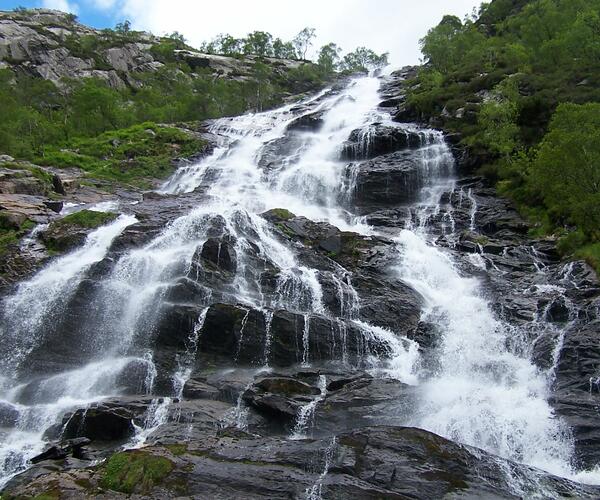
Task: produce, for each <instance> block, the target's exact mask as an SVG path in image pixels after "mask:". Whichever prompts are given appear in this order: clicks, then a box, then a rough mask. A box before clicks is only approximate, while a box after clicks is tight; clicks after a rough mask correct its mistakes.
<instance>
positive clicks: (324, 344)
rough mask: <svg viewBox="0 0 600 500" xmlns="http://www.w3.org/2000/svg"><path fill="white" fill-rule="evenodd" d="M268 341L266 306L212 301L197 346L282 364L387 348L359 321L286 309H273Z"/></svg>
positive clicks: (359, 358) (357, 356) (353, 357)
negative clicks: (354, 321)
mask: <svg viewBox="0 0 600 500" xmlns="http://www.w3.org/2000/svg"><path fill="white" fill-rule="evenodd" d="M307 318H308V319H307ZM305 336H306V337H307V342H305V340H304V339H305ZM268 342H269V344H268V345H267V332H266V322H265V316H264V312H262V311H256V310H253V309H246V308H244V307H242V306H234V305H229V304H214V305H212V306H211V307H210V308H209V310H208V313H207V315H206V319H205V321H204V326H203V328H202V331H201V333H200V340H199V351H200V352H204V353H210V354H215V355H218V356H225V357H226V358H227V359H229V360H231V359H233V360H234V361H235V362H236V363H239V364H247V365H248V364H249V365H254V366H263V365H264V364H265V363H266V362H267V361H268V362H269V364H271V365H273V366H280V367H285V366H291V365H293V364H296V363H300V362H302V361H307V362H318V361H328V360H341V359H343V358H344V359H347V360H348V361H349V362H351V363H359V364H360V363H362V362H363V361H364V359H363V357H364V355H365V354H366V353H373V354H378V355H380V356H383V357H385V356H386V355H388V354H389V346H388V345H387V344H385V343H382V341H380V340H378V339H377V338H373V337H372V335H370V334H365V332H363V331H362V330H361V327H360V326H358V325H357V324H354V323H351V322H345V321H344V320H332V319H330V318H327V317H325V316H322V315H319V314H310V315H304V314H297V313H292V312H290V311H285V310H275V311H273V317H272V320H271V326H270V331H269V340H268ZM267 358H268V359H267Z"/></svg>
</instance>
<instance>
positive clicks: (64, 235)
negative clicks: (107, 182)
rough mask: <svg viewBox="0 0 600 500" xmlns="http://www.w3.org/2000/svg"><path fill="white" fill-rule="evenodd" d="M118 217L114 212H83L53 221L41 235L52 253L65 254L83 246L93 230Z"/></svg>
mask: <svg viewBox="0 0 600 500" xmlns="http://www.w3.org/2000/svg"><path fill="white" fill-rule="evenodd" d="M117 217H118V215H117V214H115V213H112V212H95V211H93V210H81V211H79V212H75V213H73V214H69V215H67V216H65V217H63V218H62V219H58V220H55V221H53V222H52V223H51V224H50V226H49V227H48V229H47V230H46V231H44V232H43V233H42V234H41V239H42V241H43V242H44V244H45V245H46V248H47V249H48V250H50V251H51V252H65V251H67V250H70V249H72V248H74V247H76V246H78V245H80V244H82V243H83V241H85V238H86V236H87V234H88V233H89V231H90V230H91V229H95V228H97V227H100V226H102V225H104V224H108V223H109V222H111V221H113V220H115V219H116V218H117Z"/></svg>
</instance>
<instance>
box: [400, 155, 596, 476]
mask: <svg viewBox="0 0 600 500" xmlns="http://www.w3.org/2000/svg"><path fill="white" fill-rule="evenodd" d="M443 149H447V148H446V147H444V148H443ZM443 149H442V150H438V154H439V153H441V154H444V153H443ZM446 171H447V170H446ZM431 175H432V179H431V186H430V187H427V188H425V189H423V192H422V196H421V204H420V205H418V206H417V207H416V211H417V214H416V215H417V217H416V218H417V220H418V221H419V224H418V225H417V226H415V225H411V224H409V225H408V229H406V230H403V231H401V232H400V234H399V236H398V237H397V238H396V241H397V243H398V248H399V252H400V256H401V257H400V262H399V265H398V273H399V276H400V277H401V279H402V280H403V281H404V282H406V283H408V284H410V285H411V286H412V287H413V288H414V289H415V290H417V291H418V292H419V293H420V294H421V295H422V296H423V298H424V299H425V309H424V310H423V312H422V318H423V319H424V320H427V321H428V322H431V323H433V324H434V325H436V326H437V329H438V332H439V335H440V337H441V342H440V346H439V347H438V348H437V349H436V356H437V357H436V361H437V366H436V368H435V370H434V374H433V375H431V374H429V373H426V374H423V376H422V377H421V378H422V380H421V383H420V389H421V390H420V391H419V394H420V400H419V404H418V408H417V409H416V411H415V413H414V415H412V416H411V417H410V418H409V419H408V421H407V422H406V423H407V424H408V425H413V426H416V427H420V428H423V429H426V430H429V431H431V432H434V433H436V434H439V435H442V436H445V437H447V438H449V439H452V440H453V441H457V442H460V443H464V444H468V445H471V446H475V447H479V448H483V449H484V450H486V451H489V452H491V453H494V454H496V455H499V456H501V457H504V458H508V459H511V460H514V461H516V462H520V463H525V464H528V465H533V466H535V467H539V468H540V469H543V470H546V471H548V472H551V473H553V474H556V475H558V476H562V477H566V478H570V479H572V480H575V481H581V482H588V483H591V484H600V472H599V471H576V470H574V469H573V467H572V465H571V458H572V454H573V443H572V440H571V435H570V430H569V428H568V427H567V426H566V425H565V424H564V423H563V422H562V421H561V420H560V419H559V418H558V417H556V416H555V415H554V412H553V410H552V408H551V406H550V404H549V403H548V401H547V399H548V397H549V396H550V386H551V382H552V373H548V372H544V371H542V370H540V369H539V368H537V367H536V366H535V365H534V364H533V362H531V361H530V360H529V359H528V358H527V357H525V356H524V355H523V352H528V349H525V348H522V347H524V346H521V345H518V344H519V342H518V339H519V338H521V337H520V332H519V331H518V330H517V329H516V328H515V327H512V326H510V325H509V324H507V323H504V322H503V321H501V320H500V319H498V318H497V317H496V316H495V314H494V313H493V312H492V308H491V305H490V304H489V302H488V300H487V299H486V298H485V296H484V293H483V291H482V288H481V285H480V283H479V281H478V280H477V279H476V278H473V277H469V276H463V275H462V273H461V272H460V271H459V269H458V267H457V265H456V263H455V262H454V261H453V259H452V258H451V257H450V255H449V254H448V253H447V252H445V251H444V250H442V249H440V248H438V247H436V245H435V244H434V243H433V242H432V241H431V240H432V238H430V236H429V234H428V229H429V228H428V224H429V220H430V216H431V215H432V214H439V213H440V210H441V199H440V198H441V194H442V193H443V192H450V191H452V190H453V188H454V182H453V180H452V178H451V177H447V176H446V175H444V172H442V171H440V172H438V173H437V174H436V172H435V171H434V172H431ZM436 176H437V177H438V179H437V181H436ZM432 186H433V187H432ZM461 195H462V191H461ZM465 197H466V198H467V199H468V200H469V205H468V206H469V207H470V230H471V231H474V230H475V229H476V227H475V216H476V210H477V205H476V201H475V199H474V197H473V196H472V192H471V190H470V189H469V190H468V192H467V194H466V195H465ZM447 229H448V231H447V233H446V234H448V233H449V235H450V237H452V232H453V224H451V225H450V226H449V227H448V228H447ZM479 257H481V256H479ZM468 260H469V261H471V262H473V263H474V264H475V265H477V264H480V262H479V261H478V260H475V259H473V258H469V259H468ZM480 266H481V267H482V268H483V269H485V265H481V264H480ZM559 342H560V338H559ZM510 346H514V347H513V348H511V347H510ZM519 348H521V349H519ZM559 348H560V345H557V349H559Z"/></svg>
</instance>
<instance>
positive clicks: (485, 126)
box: [478, 78, 519, 160]
mask: <svg viewBox="0 0 600 500" xmlns="http://www.w3.org/2000/svg"><path fill="white" fill-rule="evenodd" d="M518 95H519V90H518V84H517V81H516V80H515V79H514V78H508V79H506V80H504V81H503V82H502V83H500V84H499V85H498V86H496V87H495V89H494V91H493V92H492V95H491V96H490V98H489V99H488V100H487V101H486V102H485V103H484V104H483V106H482V107H481V111H480V112H479V118H478V119H479V125H480V126H481V130H482V136H483V141H484V143H485V145H486V146H487V148H488V149H489V150H490V151H493V152H495V153H497V154H499V155H500V156H501V157H503V158H504V159H506V160H507V159H509V158H510V155H511V154H512V153H513V152H514V151H515V149H516V148H517V145H518V134H519V127H518V125H517V119H518V117H519V105H518Z"/></svg>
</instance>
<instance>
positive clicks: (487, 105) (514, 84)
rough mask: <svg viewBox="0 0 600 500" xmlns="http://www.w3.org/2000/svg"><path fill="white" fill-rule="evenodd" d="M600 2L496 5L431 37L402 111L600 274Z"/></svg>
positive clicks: (532, 0) (528, 0)
mask: <svg viewBox="0 0 600 500" xmlns="http://www.w3.org/2000/svg"><path fill="white" fill-rule="evenodd" d="M599 39H600V2H598V1H597V0H591V1H590V0H495V1H493V2H491V3H490V4H485V5H483V6H482V8H481V10H480V12H479V14H478V15H477V16H474V17H471V18H466V19H465V20H461V19H458V18H456V17H454V16H446V17H445V18H444V19H443V20H442V22H441V23H440V24H439V25H438V26H437V27H435V28H432V29H431V30H430V31H429V33H428V34H427V35H426V36H425V37H424V38H423V39H422V40H421V46H422V50H423V54H424V57H425V65H424V66H422V67H421V68H418V71H416V72H415V73H413V74H412V75H411V77H412V78H409V81H408V82H407V83H408V87H409V89H408V91H407V93H406V99H405V100H404V101H403V102H402V103H401V105H400V107H399V109H398V112H397V118H398V119H399V120H417V121H422V122H427V123H429V124H431V125H432V126H435V127H439V128H442V129H443V130H445V131H446V132H447V133H448V134H449V139H450V140H452V141H453V142H455V143H456V144H457V145H458V148H459V150H460V152H461V155H462V162H463V165H464V168H465V169H466V170H470V171H471V172H478V173H480V174H482V175H484V176H486V177H487V178H488V179H489V180H490V181H491V182H492V183H494V184H496V185H497V187H498V189H499V192H500V193H501V194H503V195H504V196H507V197H509V198H511V199H513V200H514V201H516V202H517V203H518V204H519V207H520V210H521V212H522V213H523V214H525V215H526V216H527V217H529V218H530V220H532V221H533V222H535V223H536V225H537V230H536V231H535V234H537V235H554V236H555V237H556V238H559V239H560V243H559V248H560V249H561V252H562V253H563V254H564V255H575V256H577V257H583V258H586V259H587V260H588V261H589V262H590V263H591V264H593V265H594V266H595V267H596V269H597V270H600V232H599V231H598V228H599V227H600V211H599V210H600V209H599V208H598V207H600V170H599V168H598V165H599V163H600V146H599V144H600V142H599V141H598V137H599V134H600V122H599V121H598V116H599V115H600V104H598V103H599V102H600V44H599V43H598V40H599Z"/></svg>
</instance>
